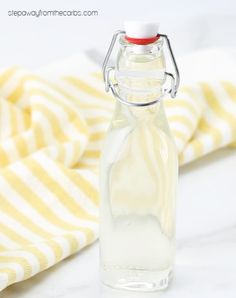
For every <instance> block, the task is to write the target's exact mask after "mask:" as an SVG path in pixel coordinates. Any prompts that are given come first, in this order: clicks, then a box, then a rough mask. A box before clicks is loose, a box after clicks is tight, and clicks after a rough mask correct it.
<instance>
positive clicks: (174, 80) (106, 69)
mask: <svg viewBox="0 0 236 298" xmlns="http://www.w3.org/2000/svg"><path fill="white" fill-rule="evenodd" d="M125 34H126V32H125V31H122V30H118V31H116V32H115V33H114V35H113V37H112V40H111V43H110V46H109V48H108V51H107V54H106V56H105V59H104V62H103V65H102V72H103V80H104V83H105V91H106V92H109V90H110V89H111V91H112V94H113V95H114V96H115V97H116V98H117V99H118V100H119V101H120V102H122V103H124V104H126V105H129V106H136V107H144V106H149V105H152V104H154V103H157V102H158V101H160V100H161V99H162V98H163V97H164V96H165V95H166V94H170V95H171V97H172V98H174V97H175V96H176V94H177V91H178V88H179V84H180V75H179V69H178V66H177V63H176V60H175V57H174V54H173V51H172V47H171V44H170V41H169V38H168V36H167V35H165V34H158V35H159V36H160V37H162V38H163V39H164V40H165V43H166V46H167V48H168V51H169V54H170V57H171V61H172V64H173V66H174V72H175V75H173V74H172V73H170V72H166V71H165V75H166V76H167V77H169V78H170V81H171V84H170V85H171V87H170V89H164V90H163V92H162V95H161V96H160V97H158V98H157V99H155V100H153V101H150V102H129V101H127V100H126V99H124V98H122V97H121V96H120V95H119V92H118V84H117V83H115V84H114V83H113V82H112V81H111V80H110V72H111V71H114V70H115V67H114V66H108V62H109V60H110V56H111V53H112V50H113V48H114V45H115V43H116V41H117V38H118V36H122V35H125Z"/></svg>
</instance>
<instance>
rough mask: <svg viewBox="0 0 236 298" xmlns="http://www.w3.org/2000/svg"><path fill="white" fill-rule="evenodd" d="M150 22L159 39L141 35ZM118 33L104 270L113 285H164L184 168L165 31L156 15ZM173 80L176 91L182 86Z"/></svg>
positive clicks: (104, 172)
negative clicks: (173, 119)
mask: <svg viewBox="0 0 236 298" xmlns="http://www.w3.org/2000/svg"><path fill="white" fill-rule="evenodd" d="M135 26H136V27H135ZM133 27H135V28H136V31H138V32H137V33H136V35H135V34H134V33H132V32H133V31H132V30H133V29H132V28H133ZM145 28H146V31H148V32H149V36H150V34H151V33H150V31H152V30H153V31H154V32H155V34H154V33H153V39H151V38H150V37H149V36H148V38H146V37H143V35H142V34H141V38H140V34H139V33H140V32H142V31H145V30H144V29H145ZM147 28H149V29H148V30H147ZM151 29H152V30H151ZM155 30H156V31H155ZM146 31H145V32H146ZM130 32H131V33H130ZM128 34H129V35H131V34H133V35H134V36H135V38H133V36H132V35H131V36H132V37H131V38H129V35H128ZM117 35H121V37H120V40H119V42H120V49H119V53H118V56H117V59H116V67H115V68H109V70H108V71H107V69H106V67H107V66H106V63H107V61H105V67H104V70H105V73H104V78H105V81H106V80H108V86H109V87H110V88H111V89H112V92H113V94H114V95H115V97H116V107H115V111H114V115H113V118H112V120H111V123H110V127H109V130H108V132H107V135H106V138H105V141H104V146H103V151H102V157H101V166H100V189H101V206H100V219H101V224H100V261H101V262H100V263H101V275H102V281H103V282H104V283H105V284H106V285H109V286H112V287H117V288H123V289H129V290H135V291H155V290H159V289H163V288H166V287H167V286H168V284H169V282H170V280H171V278H172V274H173V266H174V255H175V196H176V184H177V175H178V174H177V173H178V162H177V152H176V148H175V145H174V142H173V138H172V136H171V133H170V129H169V126H168V122H167V119H166V116H165V111H164V107H163V103H162V97H163V95H164V93H165V92H164V91H163V85H164V84H165V82H166V66H165V58H164V54H163V41H164V38H163V37H161V36H160V35H159V34H157V25H156V24H150V23H130V22H129V23H127V24H126V35H125V34H124V32H119V33H117ZM137 37H138V38H137ZM140 40H141V41H140ZM134 41H135V42H134ZM114 42H115V40H114V39H113V43H114ZM140 42H141V44H140ZM113 45H114V44H113ZM113 45H111V46H113ZM108 55H109V54H108ZM106 58H107V57H106ZM108 59H109V57H108ZM174 62H175V61H174ZM175 65H176V64H175ZM110 70H114V77H113V78H112V79H111V78H110ZM106 71H107V73H106ZM177 75H178V69H177ZM172 83H173V82H172ZM177 84H178V82H177ZM172 87H173V88H174V87H175V88H176V90H174V91H173V89H172V90H171V92H172V94H173V93H174V92H175V93H176V91H177V88H178V86H177V85H175V86H174V85H173V84H172ZM175 93H174V95H175Z"/></svg>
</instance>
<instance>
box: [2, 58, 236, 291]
mask: <svg viewBox="0 0 236 298" xmlns="http://www.w3.org/2000/svg"><path fill="white" fill-rule="evenodd" d="M82 60H83V61H81V67H80V61H79V62H78V65H77V66H76V67H77V72H75V71H71V73H70V72H69V71H65V72H64V73H63V70H62V71H61V74H60V75H58V77H57V78H55V79H53V78H52V76H50V73H48V72H47V74H45V75H44V72H43V71H41V72H40V75H39V74H35V73H34V74H32V73H29V72H26V71H24V70H22V69H21V68H19V67H13V68H9V69H5V70H2V71H1V73H0V97H1V98H0V171H1V172H0V289H1V290H2V289H4V288H5V287H7V286H8V285H10V284H12V283H15V282H19V281H21V280H24V279H27V278H29V277H31V276H33V275H35V274H36V273H38V272H40V271H42V270H45V269H46V268H48V267H50V266H52V265H54V264H55V263H57V262H59V261H60V260H62V259H64V258H66V257H67V256H69V255H71V254H73V253H75V252H77V251H79V250H80V249H82V248H83V247H84V246H86V245H88V244H90V243H92V242H93V241H95V239H96V238H97V237H98V205H99V196H98V171H97V167H98V161H99V155H100V149H101V144H102V140H103V137H104V133H105V131H106V129H107V126H108V123H109V120H110V118H111V114H112V110H113V107H114V99H113V98H111V96H109V95H107V94H105V92H104V86H103V82H102V79H101V74H100V73H99V72H98V71H99V70H98V69H97V67H95V66H92V67H90V69H89V72H88V70H87V71H85V70H84V65H86V64H87V63H90V65H91V62H89V61H86V60H85V58H83V59H82ZM82 65H83V66H82ZM165 105H166V111H167V116H168V119H169V122H170V127H171V129H172V132H173V135H174V137H175V140H176V144H177V148H178V152H179V159H180V164H184V163H187V162H189V161H191V160H194V159H196V158H198V157H200V156H202V155H204V154H207V153H209V152H211V151H213V150H216V149H217V148H220V147H223V146H226V145H229V144H231V143H233V142H234V141H236V86H235V85H233V84H232V83H231V82H211V83H207V82H202V83H199V84H195V85H194V86H188V87H185V88H182V89H181V91H180V92H179V94H178V98H177V99H175V100H168V99H167V100H165Z"/></svg>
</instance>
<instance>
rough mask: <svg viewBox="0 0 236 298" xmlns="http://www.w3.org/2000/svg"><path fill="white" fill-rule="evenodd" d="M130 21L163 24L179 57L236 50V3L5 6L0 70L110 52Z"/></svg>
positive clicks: (154, 0)
mask: <svg viewBox="0 0 236 298" xmlns="http://www.w3.org/2000/svg"><path fill="white" fill-rule="evenodd" d="M39 9H42V10H64V9H66V10H73V9H75V10H98V11H99V16H97V17H40V18H35V17H21V18H17V17H9V16H8V11H9V10H39ZM125 19H132V20H134V19H143V20H145V19H148V20H157V21H159V22H160V23H161V27H160V29H161V31H162V32H165V33H167V34H168V35H169V36H170V38H171V40H172V43H173V46H174V49H175V52H176V54H177V56H178V55H182V54H184V53H187V52H190V51H192V50H194V49H199V48H204V47H209V46H221V47H223V46H233V45H235V44H236V38H235V28H236V1H235V0H198V1H194V0H178V1H175V0H172V1H171V0H145V1H142V0H136V1H134V0H132V1H128V0H116V1H115V0H113V1H112V0H97V1H95V0H87V1H85V0H83V1H81V0H50V1H48V0H40V1H32V0H20V1H19V0H14V1H12V0H7V1H3V0H2V1H1V3H0V67H3V66H8V65H9V64H20V65H22V66H24V67H26V68H35V67H40V66H43V65H47V64H48V63H49V62H53V61H55V60H60V59H62V58H66V57H68V56H70V55H75V54H77V53H78V52H80V51H81V50H84V49H91V48H93V49H96V50H97V51H99V52H104V51H105V49H106V48H107V46H108V43H109V41H110V39H111V36H112V34H113V32H114V31H115V30H117V29H122V23H123V21H124V20H125Z"/></svg>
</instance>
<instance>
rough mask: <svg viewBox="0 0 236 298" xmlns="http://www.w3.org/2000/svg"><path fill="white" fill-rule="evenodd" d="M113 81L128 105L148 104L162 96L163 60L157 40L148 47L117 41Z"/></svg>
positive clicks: (160, 42)
mask: <svg viewBox="0 0 236 298" xmlns="http://www.w3.org/2000/svg"><path fill="white" fill-rule="evenodd" d="M120 44H121V47H120V51H119V54H118V57H117V64H116V71H115V79H116V81H117V83H118V90H119V94H120V96H121V97H122V98H124V99H125V100H126V101H129V102H133V103H134V102H139V103H140V102H151V101H153V100H155V99H157V98H159V97H160V96H161V95H162V85H163V84H164V82H165V69H166V67H165V59H164V55H163V51H162V45H163V41H162V40H161V39H160V40H158V41H156V42H154V43H152V44H148V45H136V44H132V43H129V42H127V41H126V40H125V39H124V38H121V40H120Z"/></svg>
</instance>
